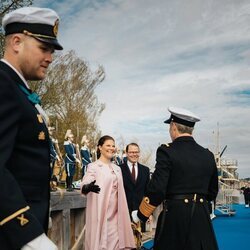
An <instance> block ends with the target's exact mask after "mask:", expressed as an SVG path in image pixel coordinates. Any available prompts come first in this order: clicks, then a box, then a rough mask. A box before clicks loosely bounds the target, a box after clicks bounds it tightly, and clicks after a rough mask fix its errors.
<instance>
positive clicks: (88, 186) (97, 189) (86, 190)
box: [82, 180, 101, 195]
mask: <svg viewBox="0 0 250 250" xmlns="http://www.w3.org/2000/svg"><path fill="white" fill-rule="evenodd" d="M95 182H96V180H94V181H92V182H90V183H89V184H86V185H83V186H82V193H83V194H85V195H86V194H88V193H89V192H94V193H97V194H99V192H100V190H101V189H100V187H99V186H98V185H95Z"/></svg>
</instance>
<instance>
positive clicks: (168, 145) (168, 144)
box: [161, 143, 171, 148]
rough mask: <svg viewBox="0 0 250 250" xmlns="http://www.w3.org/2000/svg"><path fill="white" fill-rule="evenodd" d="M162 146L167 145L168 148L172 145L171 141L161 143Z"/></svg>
mask: <svg viewBox="0 0 250 250" xmlns="http://www.w3.org/2000/svg"><path fill="white" fill-rule="evenodd" d="M161 145H162V146H165V147H167V148H169V147H170V145H171V143H163V144H161Z"/></svg>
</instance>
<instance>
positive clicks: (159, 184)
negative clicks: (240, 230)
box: [138, 136, 218, 250]
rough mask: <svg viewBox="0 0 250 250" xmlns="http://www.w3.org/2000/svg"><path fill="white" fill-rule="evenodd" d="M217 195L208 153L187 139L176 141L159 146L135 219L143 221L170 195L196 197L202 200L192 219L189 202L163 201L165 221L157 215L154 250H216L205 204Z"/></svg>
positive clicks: (196, 206)
mask: <svg viewBox="0 0 250 250" xmlns="http://www.w3.org/2000/svg"><path fill="white" fill-rule="evenodd" d="M217 193H218V176H217V166H216V163H215V159H214V155H213V154H212V153H211V152H210V151H209V150H208V149H205V148H203V147H201V146H200V145H198V144H197V143H196V142H195V140H194V139H193V137H191V136H183V137H179V138H177V139H175V140H174V141H173V143H170V144H167V145H162V146H160V147H159V148H158V150H157V156H156V166H155V171H154V173H153V175H152V178H151V180H150V182H149V184H148V188H147V190H146V194H145V198H144V199H143V202H142V203H141V205H140V208H139V212H138V216H139V218H140V219H142V220H144V221H145V220H146V219H147V218H148V216H149V215H150V214H151V212H152V211H153V210H154V208H155V207H156V206H158V205H160V204H161V203H162V201H163V200H166V199H167V197H171V196H173V195H185V194H200V195H204V197H205V198H206V199H204V202H203V203H201V202H200V201H199V202H197V203H196V205H195V209H194V214H193V216H192V218H191V213H192V205H193V202H191V201H190V200H189V201H188V202H187V203H186V202H185V200H184V199H183V200H173V199H172V200H171V199H170V200H169V199H167V212H166V213H165V221H164V222H163V223H162V222H161V218H162V214H161V215H160V217H159V220H158V225H157V230H156V238H157V237H158V235H159V231H160V230H159V229H160V228H161V227H162V233H161V235H160V237H159V239H158V241H157V244H156V245H155V247H154V249H156V250H161V249H162V250H165V249H168V250H184V249H185V250H189V249H190V250H200V249H203V250H215V249H218V247H217V243H216V239H215V236H214V232H213V228H212V225H211V221H210V216H209V211H208V202H207V200H208V201H211V200H215V198H216V196H217ZM157 234H158V235H157ZM155 242H156V239H155ZM184 246H185V247H186V248H184Z"/></svg>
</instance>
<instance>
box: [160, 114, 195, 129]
mask: <svg viewBox="0 0 250 250" xmlns="http://www.w3.org/2000/svg"><path fill="white" fill-rule="evenodd" d="M171 122H176V123H179V124H182V125H185V126H188V127H191V128H192V127H194V125H195V122H191V121H187V120H184V119H181V118H179V117H177V116H175V115H173V114H172V115H171V116H170V117H169V119H167V120H166V121H164V123H168V124H170V123H171Z"/></svg>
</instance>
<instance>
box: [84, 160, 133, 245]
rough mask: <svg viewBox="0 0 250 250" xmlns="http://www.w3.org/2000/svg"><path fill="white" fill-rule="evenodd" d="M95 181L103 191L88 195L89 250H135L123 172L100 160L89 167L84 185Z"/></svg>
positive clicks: (87, 224) (86, 236) (87, 229)
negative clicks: (133, 249)
mask: <svg viewBox="0 0 250 250" xmlns="http://www.w3.org/2000/svg"><path fill="white" fill-rule="evenodd" d="M94 180H96V183H95V184H96V185H99V187H100V188H101V191H100V193H99V194H96V193H93V192H90V193H88V194H87V208H86V234H85V250H121V249H132V248H135V240H134V236H133V232H132V228H131V221H130V218H129V212H128V206H127V201H126V196H125V191H124V187H123V180H122V174H121V169H120V168H119V167H118V166H117V165H115V164H113V163H110V164H105V163H103V162H101V161H100V160H97V161H95V162H93V163H90V164H89V165H88V168H87V172H86V174H85V175H84V177H83V179H82V183H81V185H84V184H88V183H90V182H92V181H94Z"/></svg>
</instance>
